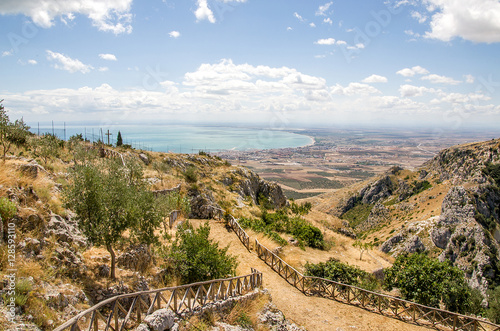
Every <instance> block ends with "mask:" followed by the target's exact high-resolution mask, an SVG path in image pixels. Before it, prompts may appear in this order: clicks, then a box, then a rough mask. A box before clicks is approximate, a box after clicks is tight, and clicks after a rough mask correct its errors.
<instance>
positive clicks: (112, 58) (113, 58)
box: [99, 54, 116, 61]
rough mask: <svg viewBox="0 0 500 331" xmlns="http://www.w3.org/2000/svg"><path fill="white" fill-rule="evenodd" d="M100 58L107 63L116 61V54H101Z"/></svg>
mask: <svg viewBox="0 0 500 331" xmlns="http://www.w3.org/2000/svg"><path fill="white" fill-rule="evenodd" d="M99 57H100V58H101V59H103V60H107V61H116V56H115V55H114V54H99Z"/></svg>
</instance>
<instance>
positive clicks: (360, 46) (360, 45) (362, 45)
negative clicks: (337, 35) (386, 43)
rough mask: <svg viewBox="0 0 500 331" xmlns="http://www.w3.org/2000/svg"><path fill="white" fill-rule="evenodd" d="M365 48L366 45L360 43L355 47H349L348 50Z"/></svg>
mask: <svg viewBox="0 0 500 331" xmlns="http://www.w3.org/2000/svg"><path fill="white" fill-rule="evenodd" d="M344 45H345V44H344ZM363 48H365V45H364V44H362V43H358V44H356V45H354V46H347V49H350V50H355V49H363Z"/></svg>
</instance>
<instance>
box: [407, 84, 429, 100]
mask: <svg viewBox="0 0 500 331" xmlns="http://www.w3.org/2000/svg"><path fill="white" fill-rule="evenodd" d="M435 92H436V90H435V89H432V88H427V87H425V86H414V85H408V84H405V85H401V86H400V87H399V93H400V94H401V96H402V97H403V98H406V97H421V96H422V95H424V93H435Z"/></svg>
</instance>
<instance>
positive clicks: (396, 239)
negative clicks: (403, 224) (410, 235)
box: [380, 233, 405, 254]
mask: <svg viewBox="0 0 500 331" xmlns="http://www.w3.org/2000/svg"><path fill="white" fill-rule="evenodd" d="M404 238H405V237H404V236H403V235H402V234H401V233H398V234H397V235H395V236H393V237H391V238H389V239H388V240H387V241H386V242H384V243H383V244H382V246H380V250H381V251H382V252H384V253H386V254H387V253H389V252H391V251H392V250H393V249H394V247H395V246H396V245H397V244H398V243H400V242H401V241H403V240H404Z"/></svg>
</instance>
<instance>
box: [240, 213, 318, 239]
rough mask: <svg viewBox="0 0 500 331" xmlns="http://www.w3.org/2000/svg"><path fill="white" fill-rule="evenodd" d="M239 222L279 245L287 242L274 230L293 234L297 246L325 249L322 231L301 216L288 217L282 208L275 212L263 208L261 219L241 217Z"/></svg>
mask: <svg viewBox="0 0 500 331" xmlns="http://www.w3.org/2000/svg"><path fill="white" fill-rule="evenodd" d="M239 224H240V225H241V226H242V227H243V228H250V229H252V230H254V231H256V232H261V233H265V234H266V235H268V236H269V237H270V238H271V239H273V240H274V241H276V242H277V243H279V244H280V245H286V244H287V242H286V240H284V239H283V238H281V237H280V236H279V235H278V234H277V233H276V232H284V233H288V234H291V235H293V236H294V237H295V238H296V239H297V240H298V241H299V246H301V247H304V245H305V246H309V247H312V248H319V249H325V247H326V243H325V240H324V237H323V233H322V232H321V230H320V229H318V228H317V227H315V226H312V225H311V224H309V223H308V222H307V221H306V220H304V219H303V218H301V217H298V216H297V217H293V218H290V217H288V215H287V214H286V212H285V210H283V209H280V210H278V211H277V212H275V213H268V212H267V211H266V210H264V212H263V213H262V217H261V219H253V220H252V219H247V218H242V219H240V221H239Z"/></svg>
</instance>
